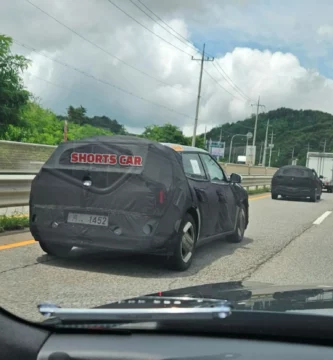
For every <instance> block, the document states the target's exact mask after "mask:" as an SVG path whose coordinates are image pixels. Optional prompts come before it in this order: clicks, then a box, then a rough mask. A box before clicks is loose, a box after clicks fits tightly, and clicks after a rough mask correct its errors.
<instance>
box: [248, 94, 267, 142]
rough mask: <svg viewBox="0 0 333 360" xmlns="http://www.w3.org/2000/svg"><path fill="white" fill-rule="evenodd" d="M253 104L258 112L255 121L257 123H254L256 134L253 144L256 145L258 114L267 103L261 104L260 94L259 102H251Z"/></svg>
mask: <svg viewBox="0 0 333 360" xmlns="http://www.w3.org/2000/svg"><path fill="white" fill-rule="evenodd" d="M251 106H256V107H257V112H256V121H255V125H254V134H253V143H252V145H253V146H256V137H257V126H258V115H259V109H260V108H261V107H263V108H264V107H265V105H261V104H260V96H259V97H258V103H257V104H251Z"/></svg>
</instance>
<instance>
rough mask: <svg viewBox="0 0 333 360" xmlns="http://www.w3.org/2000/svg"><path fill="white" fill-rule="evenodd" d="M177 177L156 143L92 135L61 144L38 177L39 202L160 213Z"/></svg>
mask: <svg viewBox="0 0 333 360" xmlns="http://www.w3.org/2000/svg"><path fill="white" fill-rule="evenodd" d="M160 146H162V145H160ZM161 164H163V166H161ZM172 182H173V166H172V161H170V159H168V158H167V157H166V155H165V152H163V151H159V150H158V148H156V146H155V147H151V146H150V145H149V143H140V144H138V143H137V142H135V141H131V138H129V139H127V141H126V142H125V141H124V139H123V138H122V137H119V141H117V138H116V137H115V139H114V140H113V141H112V142H110V141H109V139H107V138H105V137H99V138H92V139H88V140H86V141H77V142H70V143H63V144H61V145H60V146H59V147H58V148H57V149H56V151H55V152H54V153H53V155H52V156H51V157H50V159H49V160H48V161H47V162H46V164H45V165H44V166H43V168H42V169H41V171H40V173H39V174H38V176H37V178H36V180H35V181H34V184H33V189H32V194H33V203H34V204H38V205H47V206H52V207H57V206H61V207H66V206H68V207H73V206H74V207H80V208H85V209H89V208H98V209H112V210H119V211H125V212H133V213H135V212H137V213H141V214H147V215H158V214H161V212H163V208H164V205H166V203H167V200H168V195H169V191H170V190H171V188H172Z"/></svg>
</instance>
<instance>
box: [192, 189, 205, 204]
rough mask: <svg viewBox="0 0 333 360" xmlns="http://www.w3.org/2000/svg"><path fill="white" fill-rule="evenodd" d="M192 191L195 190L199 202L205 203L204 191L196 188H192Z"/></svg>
mask: <svg viewBox="0 0 333 360" xmlns="http://www.w3.org/2000/svg"><path fill="white" fill-rule="evenodd" d="M194 190H195V193H196V194H197V197H198V199H199V201H201V202H207V200H208V198H207V194H206V193H205V191H204V190H202V189H199V188H196V187H195V188H194Z"/></svg>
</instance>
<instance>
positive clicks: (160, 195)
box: [159, 190, 164, 204]
mask: <svg viewBox="0 0 333 360" xmlns="http://www.w3.org/2000/svg"><path fill="white" fill-rule="evenodd" d="M159 201H160V204H164V191H163V190H161V191H160V193H159Z"/></svg>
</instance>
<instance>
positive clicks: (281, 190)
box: [271, 186, 315, 198]
mask: <svg viewBox="0 0 333 360" xmlns="http://www.w3.org/2000/svg"><path fill="white" fill-rule="evenodd" d="M271 191H272V193H274V194H277V195H282V196H289V197H294V198H306V197H310V196H312V195H313V194H314V191H315V190H314V189H312V188H303V187H290V186H274V187H272V190H271Z"/></svg>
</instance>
